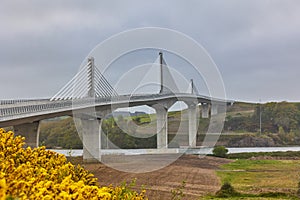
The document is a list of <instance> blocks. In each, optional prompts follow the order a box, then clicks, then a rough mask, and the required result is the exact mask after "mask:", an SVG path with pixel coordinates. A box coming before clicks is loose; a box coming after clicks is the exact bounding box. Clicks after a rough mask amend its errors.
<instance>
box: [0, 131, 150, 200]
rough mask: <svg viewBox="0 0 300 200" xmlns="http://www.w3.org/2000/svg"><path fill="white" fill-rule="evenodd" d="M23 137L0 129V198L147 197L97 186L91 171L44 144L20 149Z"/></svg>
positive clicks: (121, 188)
mask: <svg viewBox="0 0 300 200" xmlns="http://www.w3.org/2000/svg"><path fill="white" fill-rule="evenodd" d="M23 145H24V138H23V137H21V136H17V137H14V134H13V132H11V131H9V132H5V130H4V129H1V128H0V200H4V199H107V200H108V199H136V200H138V199H147V198H146V197H145V191H144V190H143V191H142V192H141V193H137V192H135V191H131V190H130V188H128V187H127V185H126V184H125V185H121V186H118V187H112V186H108V187H99V186H98V183H97V179H96V178H95V177H94V175H93V174H91V173H89V172H88V171H86V170H85V169H84V168H82V167H81V166H79V165H77V166H74V165H72V164H71V163H70V162H67V160H66V157H65V156H64V155H61V154H58V153H55V152H52V151H48V150H46V149H45V147H39V148H34V149H31V148H30V147H28V148H26V149H23V148H22V147H23Z"/></svg>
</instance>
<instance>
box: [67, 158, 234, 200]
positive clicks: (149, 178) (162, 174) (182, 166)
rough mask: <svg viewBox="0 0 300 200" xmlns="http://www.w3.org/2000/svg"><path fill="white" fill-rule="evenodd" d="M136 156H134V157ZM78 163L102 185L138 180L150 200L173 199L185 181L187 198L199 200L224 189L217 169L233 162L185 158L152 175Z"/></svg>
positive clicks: (137, 187) (138, 186)
mask: <svg viewBox="0 0 300 200" xmlns="http://www.w3.org/2000/svg"><path fill="white" fill-rule="evenodd" d="M133 157H134V156H133ZM69 160H70V161H71V162H72V163H74V164H78V163H79V164H82V165H83V166H84V168H85V169H87V170H89V171H90V172H92V173H93V174H94V175H95V177H97V178H98V181H99V183H100V185H110V184H112V185H119V184H120V183H122V182H124V181H126V182H131V181H132V180H134V179H136V186H135V187H134V189H137V190H138V189H140V188H141V187H142V186H143V187H144V188H145V189H146V190H147V193H146V194H147V196H148V197H149V199H154V200H155V199H157V200H160V199H172V192H171V191H172V190H175V191H176V189H179V188H180V187H181V185H182V183H183V181H185V187H184V188H183V189H182V190H183V192H184V194H185V197H184V198H183V199H199V197H203V196H205V195H208V194H214V193H215V192H216V191H218V190H219V189H220V186H221V182H220V179H219V178H218V177H217V175H216V173H215V170H217V169H220V166H221V165H223V164H227V163H230V162H232V160H228V159H223V158H215V157H210V156H207V157H204V158H201V159H200V158H199V157H198V156H196V155H183V156H182V157H180V158H179V159H178V160H176V161H175V162H174V163H172V164H170V165H169V166H167V167H165V168H163V169H160V170H157V171H153V172H148V173H138V174H136V173H127V172H121V171H117V170H115V169H112V168H109V167H107V166H106V165H104V164H101V163H89V164H86V163H82V157H69Z"/></svg>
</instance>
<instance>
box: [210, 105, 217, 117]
mask: <svg viewBox="0 0 300 200" xmlns="http://www.w3.org/2000/svg"><path fill="white" fill-rule="evenodd" d="M216 114H218V104H212V106H211V115H216Z"/></svg>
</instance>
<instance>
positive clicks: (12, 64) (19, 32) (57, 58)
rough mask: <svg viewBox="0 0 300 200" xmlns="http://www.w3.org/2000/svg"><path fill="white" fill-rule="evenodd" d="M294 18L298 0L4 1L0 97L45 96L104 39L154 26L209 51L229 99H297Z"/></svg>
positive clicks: (298, 44)
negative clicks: (199, 44)
mask: <svg viewBox="0 0 300 200" xmlns="http://www.w3.org/2000/svg"><path fill="white" fill-rule="evenodd" d="M299 19H300V2H299V1H296V0H287V1H280V0H274V1H261V0H255V1H252V0H251V1H250V0H249V1H238V0H228V1H217V0H213V1H193V0H192V1H88V2H86V1H80V0H76V1H56V0H55V1H43V2H40V1H37V0H30V1H2V5H1V7H0V24H1V31H0V69H1V74H2V76H3V77H2V80H3V81H4V82H5V84H1V85H0V91H1V94H0V99H1V98H17V97H50V96H51V95H53V94H54V92H55V91H56V90H59V89H60V87H62V86H63V84H65V83H66V82H67V81H68V79H70V78H71V77H72V75H74V73H76V71H77V70H78V67H79V65H80V63H81V62H82V60H83V59H84V58H85V56H86V55H87V54H88V53H89V51H90V50H91V49H92V48H93V47H94V46H95V45H96V44H98V43H99V42H101V41H102V40H104V39H105V38H107V37H109V36H111V35H113V34H116V33H118V32H120V31H124V30H127V29H129V28H136V27H142V26H159V27H166V28H171V29H175V30H178V31H181V32H183V33H185V34H187V35H190V36H191V37H192V38H194V39H195V40H196V41H197V42H199V43H201V44H202V45H203V46H204V47H205V48H206V49H207V50H208V52H209V53H210V55H211V56H212V58H213V59H214V60H215V62H216V63H217V65H218V67H219V69H220V71H221V73H222V75H223V78H224V83H225V86H226V89H227V94H228V97H229V98H232V99H240V100H247V101H257V100H258V99H259V98H261V99H262V100H264V99H265V100H293V101H296V100H298V101H299V99H300V95H299V94H298V92H297V91H296V88H297V87H295V86H297V85H299V81H298V76H299V75H300V67H299V64H300V56H299V53H298V52H300V51H299V50H300V41H299V34H300V20H299ZM11 79H14V82H13V83H11V82H10V80H11ZM33 79H34V80H35V81H32V80H33ZM8 83H9V84H8ZM37 83H38V84H37ZM198 87H201V86H200V85H199V86H198Z"/></svg>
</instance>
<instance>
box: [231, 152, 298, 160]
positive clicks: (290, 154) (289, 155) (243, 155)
mask: <svg viewBox="0 0 300 200" xmlns="http://www.w3.org/2000/svg"><path fill="white" fill-rule="evenodd" d="M258 156H271V157H284V158H292V157H300V151H286V152H279V151H278V152H250V153H232V154H228V158H230V159H248V158H252V157H258Z"/></svg>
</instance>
